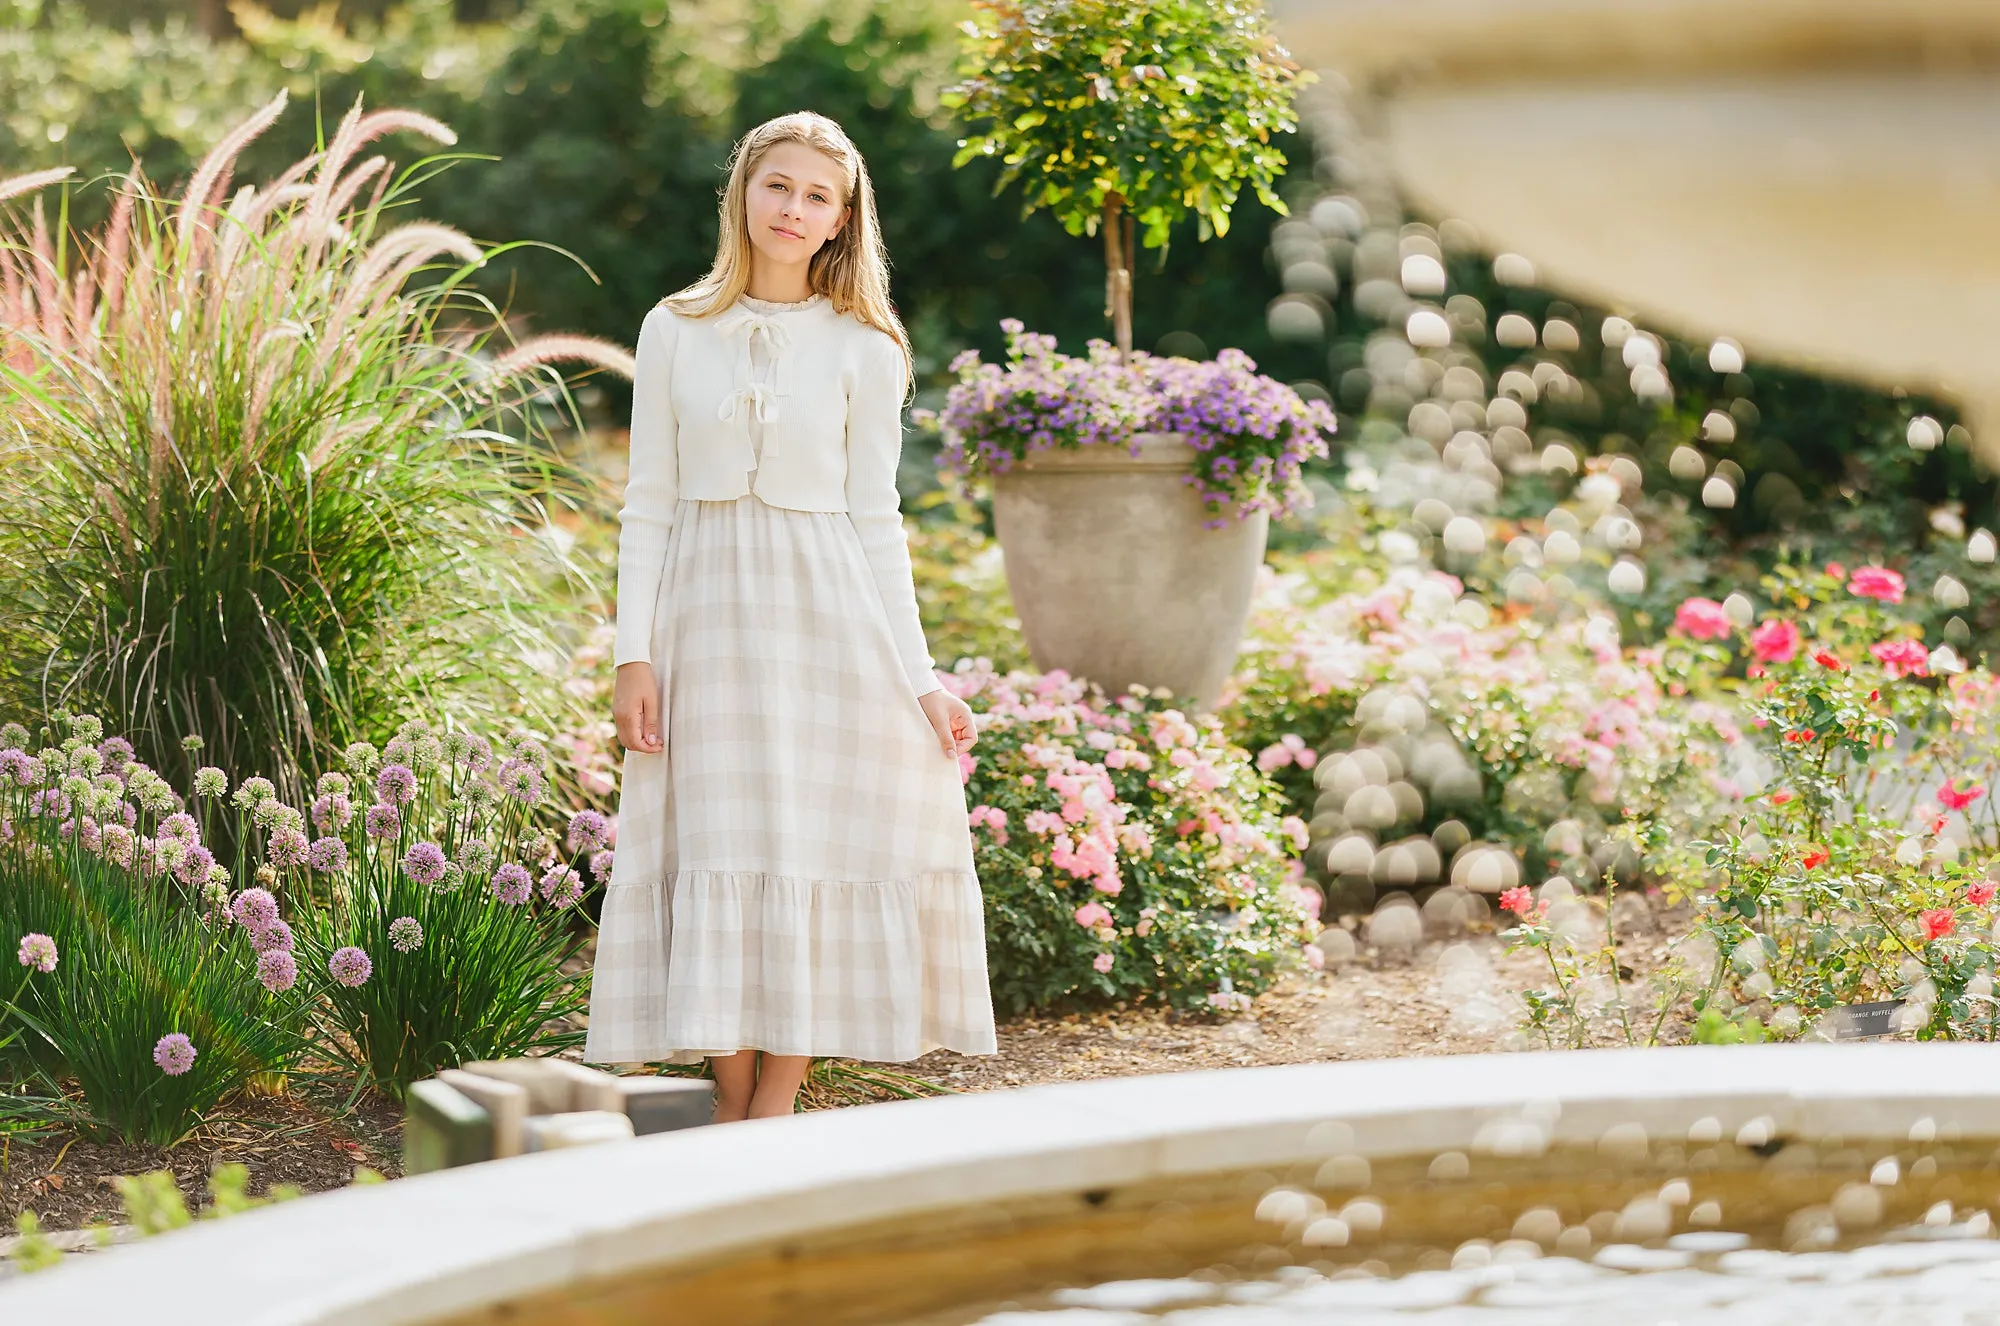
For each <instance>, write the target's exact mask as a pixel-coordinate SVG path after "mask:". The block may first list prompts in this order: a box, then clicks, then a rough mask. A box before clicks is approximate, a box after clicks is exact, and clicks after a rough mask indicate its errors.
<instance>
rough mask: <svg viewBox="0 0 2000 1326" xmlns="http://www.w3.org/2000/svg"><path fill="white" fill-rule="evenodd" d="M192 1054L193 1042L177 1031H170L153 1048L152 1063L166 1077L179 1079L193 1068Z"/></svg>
mask: <svg viewBox="0 0 2000 1326" xmlns="http://www.w3.org/2000/svg"><path fill="white" fill-rule="evenodd" d="M194 1054H195V1051H194V1042H193V1041H191V1040H189V1039H188V1038H187V1037H186V1036H185V1035H183V1034H181V1033H180V1032H178V1031H170V1032H168V1033H167V1034H166V1035H164V1036H162V1037H160V1041H159V1044H157V1045H155V1046H154V1047H153V1062H154V1063H156V1064H158V1065H159V1066H160V1071H161V1072H162V1073H165V1074H166V1075H167V1076H168V1077H179V1076H180V1075H181V1074H182V1073H185V1072H186V1071H187V1070H188V1069H190V1068H193V1067H194Z"/></svg>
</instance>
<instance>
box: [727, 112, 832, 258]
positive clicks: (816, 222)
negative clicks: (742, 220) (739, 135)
mask: <svg viewBox="0 0 2000 1326" xmlns="http://www.w3.org/2000/svg"><path fill="white" fill-rule="evenodd" d="M844 178H845V176H844V175H843V173H842V171H841V169H840V164H839V163H838V162H836V161H835V160H834V159H833V158H832V157H829V156H827V155H826V153H824V152H821V151H818V150H817V149H815V148H810V147H807V146H806V145H805V144H804V143H779V144H778V145H777V146H776V147H773V148H771V149H770V150H769V151H767V152H766V153H764V157H763V159H762V160H761V161H759V162H758V163H757V165H756V167H755V168H754V169H753V170H752V171H751V172H750V184H749V191H748V193H747V195H746V196H745V198H744V210H745V212H746V214H747V216H748V218H749V223H750V242H751V243H752V244H753V245H755V246H756V250H757V252H758V253H760V254H762V255H763V256H764V257H766V258H768V259H770V260H771V261H773V262H777V263H781V264H784V265H786V266H790V265H793V264H797V263H804V262H808V261H810V260H811V259H812V256H813V255H814V254H815V253H818V252H819V249H820V245H822V244H824V243H826V242H827V240H829V239H831V238H832V237H833V235H834V232H836V231H838V230H839V229H840V227H841V226H842V225H844V224H845V223H846V221H847V210H848V209H847V205H846V202H845V195H846V190H845V189H844V188H843V187H842V182H843V180H844Z"/></svg>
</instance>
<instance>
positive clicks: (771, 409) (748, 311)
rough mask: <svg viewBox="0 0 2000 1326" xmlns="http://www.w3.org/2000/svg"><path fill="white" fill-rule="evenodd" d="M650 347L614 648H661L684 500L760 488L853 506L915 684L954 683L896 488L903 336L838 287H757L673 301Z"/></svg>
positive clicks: (643, 347) (722, 498) (785, 497)
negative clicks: (871, 318) (659, 613)
mask: <svg viewBox="0 0 2000 1326" xmlns="http://www.w3.org/2000/svg"><path fill="white" fill-rule="evenodd" d="M756 336H761V337H763V338H765V344H766V345H767V346H768V347H769V349H770V351H771V354H772V359H771V381H770V383H769V385H768V386H766V385H765V384H762V383H759V382H757V381H756V380H755V377H754V375H753V374H752V372H751V361H750V341H751V338H752V337H756ZM637 359H638V365H637V368H636V370H635V372H634V375H633V382H632V435H631V437H632V440H631V471H630V477H629V479H628V480H627V482H626V485H625V503H624V506H623V508H622V509H621V510H620V511H619V513H618V520H619V525H620V532H619V537H618V604H617V612H618V631H617V638H616V640H615V641H614V643H613V646H612V659H613V662H614V663H615V664H623V663H632V662H638V661H650V660H651V656H652V640H653V614H654V609H655V605H656V603H657V601H658V598H659V592H660V578H661V575H662V573H663V571H664V570H665V565H666V552H667V532H668V530H669V529H671V528H672V525H673V518H674V505H675V503H676V501H677V500H678V499H679V498H681V497H691V498H696V499H699V500H702V501H712V502H727V501H732V500H734V499H736V498H738V497H741V496H743V495H744V494H745V493H751V492H754V493H756V494H757V496H758V497H760V498H762V499H763V500H764V501H766V502H768V503H770V504H771V505H772V506H781V507H791V508H793V509H796V510H800V511H845V512H846V513H847V515H848V518H849V520H851V521H852V522H853V524H854V530H855V533H856V534H857V535H858V536H859V538H860V542H861V549H862V552H863V553H864V554H865V555H866V557H867V559H868V566H869V569H870V570H871V571H872V572H873V573H874V577H875V587H876V589H877V591H878V592H879V593H880V594H881V596H882V606H883V608H884V610H885V611H886V613H887V615H888V619H889V627H890V631H891V633H892V634H893V636H894V638H895V642H896V652H897V655H898V656H899V657H900V658H901V659H902V662H903V668H904V670H905V672H907V673H908V675H909V678H910V685H911V686H912V688H913V689H914V691H915V693H916V694H918V695H924V694H927V693H928V692H931V691H935V690H941V689H942V688H943V683H941V682H940V681H939V680H938V679H937V674H936V672H935V671H934V663H933V660H932V658H931V654H930V650H929V648H928V647H927V646H926V645H925V643H924V631H923V625H922V623H921V622H920V621H919V619H918V617H917V595H916V587H915V585H914V583H913V581H912V579H911V575H910V549H909V539H908V536H907V535H906V533H905V532H904V529H903V517H902V508H901V505H900V501H899V498H898V496H897V493H896V465H897V461H898V460H899V458H900V457H901V455H902V448H903V420H902V404H903V391H904V382H905V371H904V363H903V351H902V347H901V346H899V345H897V344H896V341H895V339H894V338H893V337H891V336H890V335H888V333H886V332H883V331H880V330H877V329H876V328H874V327H870V326H868V325H867V324H866V323H863V322H862V321H860V320H859V319H858V318H855V317H853V316H852V315H850V314H845V313H836V312H834V311H833V307H832V305H831V304H829V303H828V302H827V300H826V299H825V298H824V297H815V298H814V299H812V300H810V301H808V302H806V303H804V304H801V305H772V304H766V303H763V302H762V301H757V300H747V299H746V300H742V301H739V302H738V303H737V304H736V305H734V306H733V307H731V308H730V309H728V310H726V311H724V312H723V313H722V314H720V315H718V316H716V317H712V318H688V317H683V316H681V315H680V314H677V313H675V312H674V311H673V310H671V309H669V308H667V307H666V306H665V305H663V304H662V305H655V306H654V307H653V309H652V310H651V311H650V312H648V313H647V314H646V320H645V322H644V324H642V326H641V327H640V329H639V345H638V351H637ZM753 411H754V412H755V413H756V415H757V419H758V422H759V423H761V424H762V425H763V443H762V452H763V454H762V460H761V463H759V462H758V458H757V457H756V456H755V455H754V454H753V452H752V447H751V439H750V415H751V413H752V412H753ZM753 476H754V477H753Z"/></svg>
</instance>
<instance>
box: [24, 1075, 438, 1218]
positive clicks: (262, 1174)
mask: <svg viewBox="0 0 2000 1326" xmlns="http://www.w3.org/2000/svg"><path fill="white" fill-rule="evenodd" d="M343 1104H345V1101H344V1100H343V1101H339V1102H334V1101H327V1102H317V1103H316V1102H315V1101H313V1100H312V1099H310V1097H309V1096H307V1095H306V1094H303V1093H292V1094H287V1095H283V1096H263V1097H257V1098H254V1099H250V1100H244V1101H240V1102H237V1103H235V1104H233V1105H232V1106H231V1107H230V1110H229V1115H228V1117H227V1118H224V1119H218V1120H216V1121H214V1122H212V1123H209V1124H207V1125H204V1126H203V1127H202V1128H201V1129H199V1130H198V1131H197V1132H196V1133H195V1134H194V1135H193V1136H192V1137H189V1138H187V1139H186V1140H184V1141H182V1142H181V1143H180V1144H179V1145H178V1146H175V1147H171V1148H167V1147H157V1146H134V1145H129V1144H126V1143H122V1142H95V1141H92V1140H90V1139H89V1138H86V1137H83V1136H80V1135H78V1134H76V1133H71V1132H59V1133H57V1134H56V1135H55V1136H53V1137H48V1138H44V1139H42V1140H40V1141H37V1142H35V1143H32V1144H23V1143H21V1142H19V1141H9V1142H6V1143H5V1144H4V1145H0V1234H11V1233H12V1232H13V1229H14V1221H15V1217H16V1216H18V1215H19V1214H20V1213H21V1212H22V1211H33V1212H35V1214H36V1215H37V1216H39V1217H40V1219H41V1223H42V1228H43V1229H44V1230H62V1229H81V1228H83V1227H85V1226H87V1225H90V1224H92V1223H94V1222H98V1221H103V1222H107V1223H111V1224H118V1223H122V1222H123V1221H124V1220H125V1218H126V1217H125V1209H124V1204H123V1202H122V1201H121V1200H120V1198H119V1195H118V1191H117V1189H116V1187H114V1186H113V1185H114V1182H115V1180H116V1179H117V1178H118V1177H119V1176H120V1175H127V1174H141V1173H144V1172H146V1171H148V1170H159V1169H165V1170H170V1171H172V1173H173V1176H174V1180H175V1183H176V1184H177V1186H178V1187H179V1188H180V1190H181V1198H182V1200H183V1201H185V1202H186V1203H187V1208H188V1210H189V1211H190V1212H198V1211H200V1209H201V1208H202V1207H203V1206H204V1205H206V1204H207V1202H208V1200H209V1197H208V1176H209V1174H210V1172H211V1171H212V1169H213V1168H214V1167H215V1166H217V1165H221V1164H225V1163H227V1162H229V1161H240V1162H241V1163H242V1164H243V1165H244V1166H245V1168H246V1169H247V1170H248V1171H249V1183H248V1189H247V1190H248V1192H249V1193H250V1195H251V1196H253V1197H255V1196H262V1195H263V1194H264V1192H265V1191H266V1190H267V1189H268V1188H269V1187H270V1185H272V1184H279V1183H289V1184H295V1185H297V1186H298V1187H299V1188H301V1189H303V1190H304V1191H306V1192H323V1191H325V1190H327V1189H329V1188H340V1187H345V1186H346V1185H347V1184H348V1183H350V1182H352V1181H353V1178H354V1171H355V1167H356V1166H358V1165H366V1166H367V1167H368V1168H370V1169H373V1170H375V1171H376V1172H378V1173H380V1174H381V1175H383V1176H384V1177H385V1178H398V1177H400V1176H401V1174H402V1163H401V1161H402V1126H403V1118H402V1110H401V1108H400V1107H399V1106H397V1105H395V1104H394V1103H392V1102H390V1101H389V1100H387V1099H386V1098H384V1097H382V1096H368V1097H364V1098H363V1099H361V1100H359V1101H357V1102H356V1103H355V1105H354V1107H353V1109H352V1110H349V1111H346V1112H341V1111H340V1110H339V1106H340V1105H343ZM329 1106H330V1107H331V1108H329Z"/></svg>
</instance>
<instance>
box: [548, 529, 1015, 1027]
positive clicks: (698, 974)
mask: <svg viewBox="0 0 2000 1326" xmlns="http://www.w3.org/2000/svg"><path fill="white" fill-rule="evenodd" d="M653 671H654V675H655V677H656V679H657V680H658V681H659V683H660V687H661V713H662V717H663V721H662V723H661V731H662V735H663V737H664V738H665V749H664V750H663V751H662V752H660V753H659V754H645V753H641V752H636V751H627V752H626V754H625V760H624V769H623V781H622V784H621V789H620V793H619V814H618V844H617V849H618V850H617V853H616V855H615V856H614V858H613V861H612V871H611V879H610V881H609V882H608V884H607V885H606V889H605V895H604V907H603V912H602V919H601V921H600V923H599V930H598V937H597V961H596V968H595V971H594V973H593V976H592V986H591V999H590V1023H589V1031H588V1036H587V1039H586V1040H585V1042H584V1051H583V1056H584V1058H585V1059H587V1060H590V1061H592V1062H595V1063H621V1062H662V1061H665V1062H673V1063H691V1062H695V1061H698V1060H700V1059H701V1058H703V1057H705V1056H707V1055H710V1054H728V1053H730V1052H732V1051H735V1050H739V1049H758V1050H765V1051H768V1052H770V1053H773V1054H805V1055H820V1056H835V1057H840V1058H853V1059H870V1060H884V1061H903V1060H908V1059H914V1058H916V1057H917V1056H918V1055H921V1054H924V1053H926V1052H928V1051H930V1050H933V1049H937V1048H940V1047H942V1048H945V1049H951V1050H956V1051H959V1052H961V1053H965V1054H991V1053H993V1052H994V1051H995V1048H996V1046H995V1041H994V1029H993V1005H992V1000H991V995H990V993H989V991H988V987H987V977H986V945H985V929H984V918H983V914H982V902H981V898H980V892H979V878H978V876H977V874H975V873H974V870H973V862H972V833H971V828H970V826H969V824H968V823H967V819H966V803H965V789H964V784H963V781H962V779H961V777H960V774H959V769H958V762H957V760H956V759H954V758H953V757H952V756H950V755H947V754H946V753H945V752H944V751H942V750H940V749H939V746H938V741H937V737H936V735H935V734H934V732H933V731H932V729H931V725H930V721H929V720H928V719H927V718H926V717H925V716H924V712H923V709H922V708H921V706H919V705H918V703H917V699H916V696H915V694H914V692H913V691H912V690H911V687H910V682H909V679H908V676H907V674H906V673H905V672H904V670H903V667H902V665H901V662H900V661H899V659H898V657H897V653H896V647H895V642H894V639H893V637H892V635H891V633H890V627H889V619H888V615H887V613H886V612H885V610H884V608H883V606H882V598H881V594H880V593H879V592H878V591H877V589H876V587H875V581H874V578H873V576H872V574H871V573H870V570H869V565H868V562H867V559H866V557H865V556H864V554H863V552H862V548H861V543H860V540H859V538H858V537H857V536H856V534H855V531H854V526H853V524H852V523H851V522H850V521H849V520H848V518H847V515H846V513H845V512H828V511H797V510H792V509H789V508H784V507H774V506H771V505H768V504H767V503H765V502H764V501H763V500H762V499H761V498H759V497H757V496H755V495H754V494H749V495H745V496H743V497H740V498H737V499H735V500H734V501H726V502H717V501H701V500H697V499H694V498H686V497H683V498H681V499H680V500H679V502H678V503H677V505H676V509H675V516H674V522H673V525H672V526H671V528H670V531H669V535H668V540H667V552H666V569H665V573H664V574H663V575H662V577H661V588H660V601H659V605H658V610H657V612H656V614H655V618H654V629H653Z"/></svg>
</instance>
